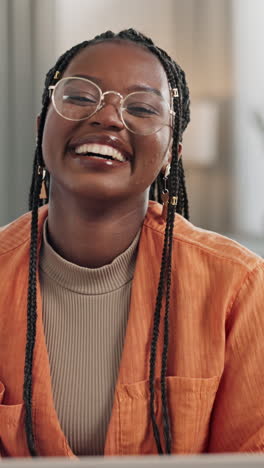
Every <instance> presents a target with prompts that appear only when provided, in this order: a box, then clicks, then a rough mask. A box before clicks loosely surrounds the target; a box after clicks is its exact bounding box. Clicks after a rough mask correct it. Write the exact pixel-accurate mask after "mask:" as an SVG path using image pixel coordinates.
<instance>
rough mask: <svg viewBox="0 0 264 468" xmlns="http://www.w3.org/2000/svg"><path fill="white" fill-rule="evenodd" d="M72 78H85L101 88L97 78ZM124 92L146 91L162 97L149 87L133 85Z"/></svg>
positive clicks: (82, 76) (100, 81)
mask: <svg viewBox="0 0 264 468" xmlns="http://www.w3.org/2000/svg"><path fill="white" fill-rule="evenodd" d="M73 78H86V79H87V80H90V81H93V82H94V83H96V84H97V85H98V86H102V80H100V79H99V78H96V77H95V76H89V75H79V74H78V75H73ZM126 91H127V92H128V94H129V93H133V92H135V91H146V92H152V93H155V94H157V96H160V97H162V94H161V92H160V91H159V90H158V89H157V88H152V87H151V86H147V85H133V86H129V87H128V88H126Z"/></svg>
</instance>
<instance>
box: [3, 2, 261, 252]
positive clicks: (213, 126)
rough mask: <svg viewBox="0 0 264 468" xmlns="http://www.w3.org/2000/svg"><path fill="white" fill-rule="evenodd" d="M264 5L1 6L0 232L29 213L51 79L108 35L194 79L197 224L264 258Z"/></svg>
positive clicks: (187, 143)
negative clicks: (123, 32)
mask: <svg viewBox="0 0 264 468" xmlns="http://www.w3.org/2000/svg"><path fill="white" fill-rule="evenodd" d="M263 17H264V2H263V0H184V1H182V0H133V1H128V0H96V1H95V0H45V1H43V0H0V52H1V66H0V141H1V154H0V225H2V224H5V223H7V222H10V221H11V220H12V219H14V218H15V217H17V216H19V215H20V214H21V213H24V212H25V211H26V210H27V198H28V189H29V184H30V178H31V171H32V161H33V152H34V142H35V133H36V131H35V128H36V125H35V116H36V115H37V113H38V112H39V110H40V102H41V93H42V88H43V83H44V78H45V74H46V73H47V71H48V69H49V68H50V67H51V66H52V65H53V64H54V62H55V60H56V58H57V57H58V56H59V55H60V54H61V53H63V52H64V51H65V50H66V49H67V48H70V47H71V46H72V45H73V44H75V43H77V42H80V41H82V40H84V39H90V38H92V37H93V36H94V35H96V34H98V33H100V32H103V31H105V30H107V29H112V30H113V31H119V30H120V29H123V28H126V27H130V26H132V27H134V28H136V29H138V30H140V31H142V32H144V33H145V34H147V35H149V36H151V37H152V38H153V40H154V41H155V43H156V44H157V45H159V46H161V47H162V48H164V49H165V50H166V51H167V52H168V53H169V54H170V55H172V56H173V57H174V58H175V60H176V61H177V62H178V63H179V64H180V65H181V66H182V68H183V69H184V70H185V71H186V75H187V80H188V83H189V87H190V92H191V100H192V111H193V112H192V122H191V125H190V127H189V129H188V130H187V132H186V136H185V137H184V141H183V143H184V148H185V149H184V151H183V155H184V156H183V157H184V159H185V166H186V174H187V183H188V193H189V198H190V206H191V220H192V221H193V222H194V223H195V224H198V225H200V226H201V227H204V228H206V229H212V230H216V231H219V232H222V233H226V234H229V235H231V236H233V237H234V238H236V239H238V240H239V241H241V242H243V243H245V244H246V245H248V246H249V247H251V248H252V249H253V250H256V251H258V252H259V253H263V254H264V188H263V182H262V179H263V174H264V60H263V52H262V44H263V43H264V30H263V27H262V19H263Z"/></svg>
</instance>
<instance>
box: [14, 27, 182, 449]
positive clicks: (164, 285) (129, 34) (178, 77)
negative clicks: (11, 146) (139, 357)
mask: <svg viewBox="0 0 264 468" xmlns="http://www.w3.org/2000/svg"><path fill="white" fill-rule="evenodd" d="M113 40H125V41H131V42H133V43H137V44H139V45H141V46H144V47H146V48H147V49H148V50H149V51H150V52H151V53H153V54H154V55H155V56H156V57H157V58H158V59H159V61H160V62H161V64H162V66H163V68H164V70H165V72H166V75H167V78H168V82H169V84H170V86H171V88H172V89H174V88H177V90H178V97H174V98H173V108H174V112H175V123H174V128H173V143H172V161H171V170H170V176H169V179H168V183H169V193H170V202H169V203H168V211H167V220H166V229H165V237H164V246H163V251H162V259H161V270H160V278H159V284H158V290H157V298H156V306H155V311H154V318H153V332H152V341H151V346H150V362H149V394H150V403H149V404H150V418H151V423H152V427H153V433H154V437H155V441H156V446H157V450H158V453H159V454H163V453H168V454H169V453H171V432H170V419H169V412H168V404H167V390H166V372H167V355H168V345H169V308H170V285H171V257H172V244H173V228H174V220H175V212H177V213H179V214H181V215H183V216H184V217H185V218H187V219H189V207H188V198H187V193H186V185H185V177H184V169H183V165H182V159H181V158H180V159H179V158H178V147H179V142H180V141H181V139H182V133H183V131H184V130H185V128H186V127H187V125H188V123H189V120H190V111H189V104H190V101H189V90H188V86H187V83H186V80H185V74H184V72H183V70H182V69H181V68H180V67H179V65H177V64H176V63H175V62H174V61H173V60H172V59H171V58H170V57H169V55H168V54H167V53H166V52H165V51H163V50H162V49H160V48H158V47H156V46H155V45H154V43H153V41H152V40H151V39H149V38H148V37H146V36H144V35H143V34H141V33H139V32H137V31H135V30H134V29H127V30H124V31H121V32H120V33H118V34H114V33H113V32H112V31H107V32H106V33H103V34H101V35H98V36H96V37H95V38H94V39H93V40H90V41H84V42H82V43H80V44H78V45H76V46H74V47H72V48H71V49H69V50H68V51H66V52H65V53H64V54H63V55H62V56H61V57H60V58H59V59H58V60H57V63H56V64H55V66H54V67H53V68H51V70H50V71H49V72H48V73H47V75H46V80H45V87H44V92H43V95H42V110H41V114H40V119H39V127H38V136H37V144H36V150H35V157H34V164H33V173H32V182H31V187H30V196H29V209H30V210H32V221H31V243H30V260H29V280H28V306H27V341H26V355H25V367H24V388H23V399H24V403H25V430H26V437H27V444H28V449H29V452H30V454H31V455H32V456H37V455H38V453H37V449H36V445H35V437H34V431H33V424H32V364H33V352H34V345H35V336H36V319H37V304H36V275H37V241H38V208H39V207H40V206H42V205H43V204H46V203H48V199H49V198H48V195H47V198H46V199H45V200H43V199H41V200H40V197H39V195H40V191H41V186H42V183H43V182H44V183H45V185H46V187H47V189H49V180H50V176H49V173H48V171H45V172H43V168H44V161H43V155H42V138H43V130H44V125H45V120H46V115H47V111H48V106H49V103H50V97H49V90H48V88H49V86H51V85H54V84H55V83H56V81H57V79H58V76H61V75H62V74H63V72H64V71H65V69H66V68H67V66H68V64H69V63H70V62H71V60H72V59H73V57H75V56H76V55H77V54H78V53H79V52H80V51H81V50H83V49H84V48H86V47H88V46H90V45H93V44H96V43H98V42H103V41H113ZM44 174H45V175H44ZM161 195H162V174H159V175H158V177H157V179H156V180H155V181H154V182H153V184H152V186H151V187H150V199H152V200H156V201H158V202H161V200H162V198H161ZM163 296H164V297H165V314H164V336H163V351H162V366H161V375H160V382H161V402H162V416H163V427H162V429H163V439H164V443H165V447H162V443H161V435H160V429H159V427H158V424H157V420H156V416H155V411H154V403H155V398H157V395H156V393H155V385H154V383H155V369H156V355H157V343H158V337H159V328H160V320H161V308H162V298H163Z"/></svg>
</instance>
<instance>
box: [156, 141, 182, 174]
mask: <svg viewBox="0 0 264 468" xmlns="http://www.w3.org/2000/svg"><path fill="white" fill-rule="evenodd" d="M181 156H182V143H179V145H178V160H179V159H180V158H181ZM171 160H172V143H171V144H170V147H169V149H168V151H167V153H166V156H165V158H164V161H163V165H162V168H161V172H162V173H163V174H164V173H165V170H166V167H167V165H168V164H171Z"/></svg>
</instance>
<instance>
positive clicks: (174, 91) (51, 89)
mask: <svg viewBox="0 0 264 468" xmlns="http://www.w3.org/2000/svg"><path fill="white" fill-rule="evenodd" d="M66 80H81V81H84V82H86V83H91V84H92V85H93V86H95V88H97V90H98V92H99V96H100V99H99V102H98V105H97V107H96V109H95V110H94V111H93V112H92V113H91V114H89V115H88V116H87V117H83V118H81V119H72V118H70V117H65V116H64V115H63V114H62V113H61V112H60V111H59V110H58V108H57V106H56V103H55V98H54V95H55V90H56V88H57V87H58V85H60V84H61V83H62V82H63V81H66ZM169 88H170V96H171V102H170V104H169V103H168V102H167V101H166V100H165V99H164V98H163V97H162V96H161V99H163V101H164V102H165V103H166V105H167V106H168V112H169V115H170V117H171V123H170V124H166V123H164V124H162V125H161V126H160V127H159V128H157V129H156V130H154V131H150V132H146V133H139V132H135V131H134V130H131V129H130V128H129V127H128V126H127V124H126V122H125V120H124V118H123V111H124V110H126V108H125V107H124V102H125V100H126V99H127V98H128V97H130V96H132V95H133V94H146V92H148V91H135V92H133V93H129V94H127V95H126V96H125V97H124V96H123V95H122V94H121V93H119V92H117V91H112V90H109V91H105V92H104V93H103V91H102V90H101V88H100V87H99V86H98V85H97V84H96V83H94V82H93V81H91V80H89V79H88V78H82V77H77V76H67V77H65V78H62V79H61V80H59V81H58V82H57V83H56V85H53V86H49V87H48V90H49V96H50V97H51V100H52V104H53V107H54V109H55V111H56V112H57V114H59V115H60V116H61V117H62V118H63V119H66V120H70V121H73V122H80V121H82V120H87V119H90V118H91V117H92V116H93V115H94V114H96V112H98V111H99V110H101V109H102V108H103V107H104V105H105V104H106V103H105V99H104V97H105V96H107V95H108V94H115V95H116V96H118V97H119V98H120V102H119V117H120V119H121V121H122V123H123V125H124V126H125V128H126V129H127V130H128V131H129V132H131V133H134V134H136V135H153V134H154V133H157V132H159V131H160V130H161V129H162V128H163V127H166V126H168V127H171V128H173V122H174V117H175V112H174V110H173V109H172V106H173V98H174V97H178V96H179V94H178V89H177V88H174V89H172V88H171V87H170V86H169Z"/></svg>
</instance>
